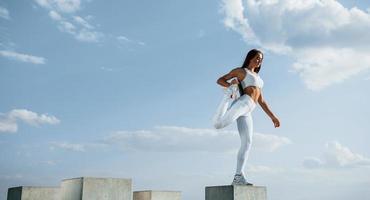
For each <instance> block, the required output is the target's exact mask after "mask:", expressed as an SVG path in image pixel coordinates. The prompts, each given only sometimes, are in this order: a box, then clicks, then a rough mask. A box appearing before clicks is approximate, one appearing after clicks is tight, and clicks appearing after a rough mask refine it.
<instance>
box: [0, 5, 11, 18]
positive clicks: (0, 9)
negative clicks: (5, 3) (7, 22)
mask: <svg viewBox="0 0 370 200" xmlns="http://www.w3.org/2000/svg"><path fill="white" fill-rule="evenodd" d="M0 17H1V18H4V19H10V15H9V11H8V10H7V9H6V8H3V7H0Z"/></svg>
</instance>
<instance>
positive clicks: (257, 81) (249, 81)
mask: <svg viewBox="0 0 370 200" xmlns="http://www.w3.org/2000/svg"><path fill="white" fill-rule="evenodd" d="M244 69H245V73H246V75H245V78H244V79H243V81H242V82H241V84H242V87H243V89H244V88H246V87H248V86H256V87H258V88H260V89H261V88H262V87H263V80H262V79H261V77H260V76H259V75H258V74H257V73H256V72H252V71H250V70H249V69H247V68H244Z"/></svg>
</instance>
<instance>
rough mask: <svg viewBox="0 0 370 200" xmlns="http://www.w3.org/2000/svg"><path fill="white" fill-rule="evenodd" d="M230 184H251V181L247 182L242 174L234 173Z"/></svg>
mask: <svg viewBox="0 0 370 200" xmlns="http://www.w3.org/2000/svg"><path fill="white" fill-rule="evenodd" d="M231 185H250V186H252V185H253V184H252V183H249V182H247V181H246V180H245V178H244V176H243V174H235V176H234V180H233V182H232V183H231Z"/></svg>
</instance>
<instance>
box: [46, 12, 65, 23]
mask: <svg viewBox="0 0 370 200" xmlns="http://www.w3.org/2000/svg"><path fill="white" fill-rule="evenodd" d="M49 16H50V17H51V19H53V20H56V21H61V20H63V17H62V16H61V15H60V14H59V13H58V12H57V11H55V10H51V11H49Z"/></svg>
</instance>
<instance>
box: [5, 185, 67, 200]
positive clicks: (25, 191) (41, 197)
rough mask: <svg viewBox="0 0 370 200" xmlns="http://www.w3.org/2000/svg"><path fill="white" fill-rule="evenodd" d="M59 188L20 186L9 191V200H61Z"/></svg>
mask: <svg viewBox="0 0 370 200" xmlns="http://www.w3.org/2000/svg"><path fill="white" fill-rule="evenodd" d="M59 192H60V189H59V188H58V187H33V186H19V187H13V188H9V189H8V197H7V200H59Z"/></svg>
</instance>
